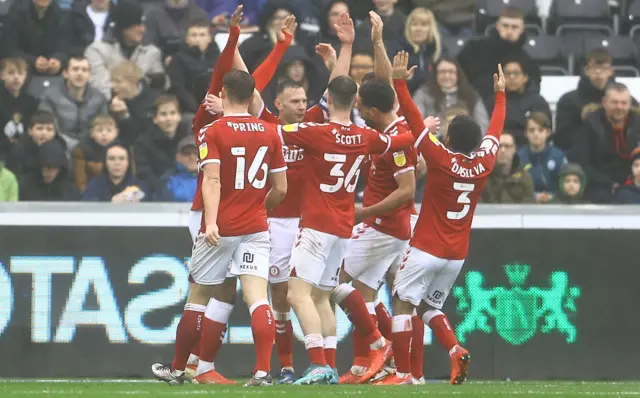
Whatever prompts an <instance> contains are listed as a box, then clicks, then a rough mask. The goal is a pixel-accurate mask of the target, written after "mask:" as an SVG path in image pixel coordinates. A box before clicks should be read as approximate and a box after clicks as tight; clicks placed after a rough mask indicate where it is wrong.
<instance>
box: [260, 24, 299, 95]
mask: <svg viewBox="0 0 640 398" xmlns="http://www.w3.org/2000/svg"><path fill="white" fill-rule="evenodd" d="M292 39H293V36H291V35H289V34H285V39H284V41H283V42H280V41H279V42H277V43H276V45H275V46H274V47H273V49H272V50H271V52H270V53H269V55H268V56H267V58H265V60H264V61H262V63H261V64H260V65H259V66H258V67H257V68H256V70H255V71H254V72H253V79H254V80H255V82H256V90H258V92H260V93H262V91H263V90H264V89H265V87H267V85H268V84H269V82H270V81H271V78H272V77H273V75H274V73H276V70H277V69H278V65H279V64H280V61H281V60H282V57H283V56H284V53H285V52H287V49H288V48H289V45H290V44H291V40H292Z"/></svg>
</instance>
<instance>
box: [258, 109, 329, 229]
mask: <svg viewBox="0 0 640 398" xmlns="http://www.w3.org/2000/svg"><path fill="white" fill-rule="evenodd" d="M260 119H262V120H264V121H265V122H267V123H273V124H278V123H279V120H278V117H277V116H276V115H274V114H273V113H271V112H270V111H269V110H268V109H267V108H264V109H263V110H262V113H261V114H260ZM304 121H305V122H314V123H323V122H324V114H323V112H322V109H321V108H320V107H319V106H318V105H315V106H313V107H311V108H309V109H307V112H306V113H305V115H304ZM282 151H283V155H284V160H285V162H287V186H288V189H287V195H286V196H285V197H284V200H283V201H282V203H280V204H279V205H278V207H276V208H275V209H273V210H271V211H269V212H267V216H269V217H275V218H299V217H300V205H301V204H302V193H303V191H302V186H303V184H304V175H303V172H304V163H303V160H304V150H303V149H302V148H299V147H297V146H295V145H283V146H282Z"/></svg>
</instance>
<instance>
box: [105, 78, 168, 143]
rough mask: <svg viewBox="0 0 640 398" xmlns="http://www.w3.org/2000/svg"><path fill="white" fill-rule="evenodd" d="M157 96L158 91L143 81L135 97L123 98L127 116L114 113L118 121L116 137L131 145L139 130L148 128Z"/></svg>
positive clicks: (139, 132)
mask: <svg viewBox="0 0 640 398" xmlns="http://www.w3.org/2000/svg"><path fill="white" fill-rule="evenodd" d="M157 98H158V92H157V91H156V90H153V89H151V88H149V86H148V85H147V84H144V83H143V84H142V90H141V91H140V94H138V96H137V97H134V98H131V99H126V100H124V102H125V103H126V104H127V108H128V109H129V117H128V118H126V119H124V118H119V117H118V116H117V115H114V117H115V118H116V120H117V121H118V130H119V134H118V139H119V140H120V141H122V142H123V143H125V144H126V145H128V146H131V145H133V144H134V143H135V142H136V140H137V138H138V136H139V135H140V134H141V132H143V131H146V130H147V129H148V128H149V126H150V125H151V124H152V119H153V114H154V112H155V108H154V103H155V102H156V99H157Z"/></svg>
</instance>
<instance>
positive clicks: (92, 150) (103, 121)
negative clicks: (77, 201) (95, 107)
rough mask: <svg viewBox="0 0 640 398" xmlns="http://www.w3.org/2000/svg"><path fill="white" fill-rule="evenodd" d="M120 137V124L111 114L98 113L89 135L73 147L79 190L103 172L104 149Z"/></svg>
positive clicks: (74, 176)
mask: <svg viewBox="0 0 640 398" xmlns="http://www.w3.org/2000/svg"><path fill="white" fill-rule="evenodd" d="M116 138H118V125H117V124H116V121H115V119H114V118H113V117H111V116H110V115H97V116H96V117H94V118H93V120H92V121H91V129H90V135H89V137H86V138H83V139H81V140H80V143H79V144H78V145H77V146H76V147H75V148H73V150H72V151H71V156H72V160H73V182H74V184H75V185H76V188H78V191H80V192H84V190H85V189H86V187H87V183H88V182H89V180H91V179H92V178H93V177H97V176H99V175H100V174H101V173H102V168H103V166H104V163H103V160H104V150H105V147H106V146H107V145H109V144H110V143H112V142H113V141H115V139H116Z"/></svg>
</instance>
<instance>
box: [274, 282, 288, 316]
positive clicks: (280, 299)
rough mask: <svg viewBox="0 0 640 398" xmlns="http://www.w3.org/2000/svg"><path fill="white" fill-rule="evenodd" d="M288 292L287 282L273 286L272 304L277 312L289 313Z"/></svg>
mask: <svg viewBox="0 0 640 398" xmlns="http://www.w3.org/2000/svg"><path fill="white" fill-rule="evenodd" d="M288 291H289V289H288V286H287V282H283V283H274V284H272V285H271V303H272V305H273V309H274V310H275V311H278V312H288V311H289V301H288V299H287V294H288Z"/></svg>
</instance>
